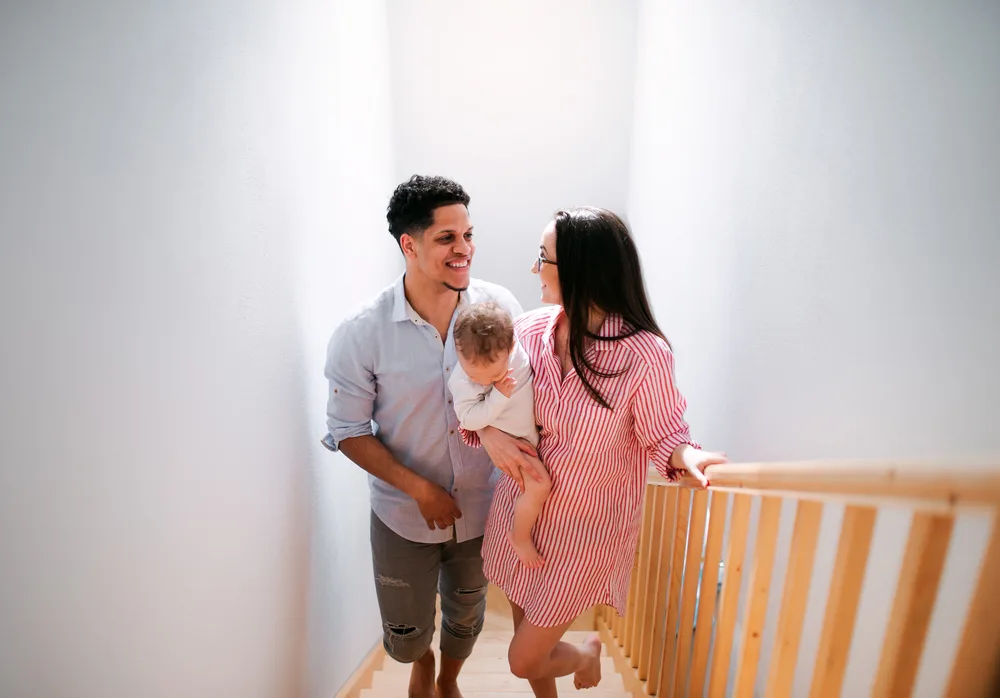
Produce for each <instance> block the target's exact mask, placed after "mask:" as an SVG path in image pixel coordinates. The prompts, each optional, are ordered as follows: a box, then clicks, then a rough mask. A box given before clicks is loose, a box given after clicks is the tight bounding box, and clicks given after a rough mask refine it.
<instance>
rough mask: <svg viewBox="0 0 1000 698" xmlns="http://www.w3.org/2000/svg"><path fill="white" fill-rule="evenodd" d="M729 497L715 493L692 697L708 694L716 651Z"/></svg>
mask: <svg viewBox="0 0 1000 698" xmlns="http://www.w3.org/2000/svg"><path fill="white" fill-rule="evenodd" d="M728 504H729V495H728V494H726V493H725V492H712V506H711V507H710V509H709V515H708V540H707V541H706V543H705V563H704V564H705V568H704V571H703V572H702V573H701V592H700V594H699V596H698V621H697V624H696V626H695V632H694V656H693V657H692V658H691V681H690V684H689V685H688V695H689V696H693V697H694V698H701V697H702V696H703V695H704V694H705V675H706V673H707V671H708V655H709V652H710V651H711V649H712V624H713V622H714V619H715V597H716V594H717V593H718V585H719V561H720V560H721V559H722V537H723V534H724V533H725V530H726V507H727V505H728Z"/></svg>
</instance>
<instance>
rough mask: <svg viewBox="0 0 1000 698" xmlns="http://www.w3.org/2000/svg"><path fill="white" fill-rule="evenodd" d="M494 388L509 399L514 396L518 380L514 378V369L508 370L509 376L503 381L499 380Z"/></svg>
mask: <svg viewBox="0 0 1000 698" xmlns="http://www.w3.org/2000/svg"><path fill="white" fill-rule="evenodd" d="M493 387H494V388H496V389H497V390H499V391H500V392H501V393H503V395H504V397H506V398H508V399H509V398H510V396H511V395H513V394H514V388H516V387H517V378H514V369H512V368H509V369H507V375H506V376H504V378H503V380H498V381H497V382H496V383H494V384H493Z"/></svg>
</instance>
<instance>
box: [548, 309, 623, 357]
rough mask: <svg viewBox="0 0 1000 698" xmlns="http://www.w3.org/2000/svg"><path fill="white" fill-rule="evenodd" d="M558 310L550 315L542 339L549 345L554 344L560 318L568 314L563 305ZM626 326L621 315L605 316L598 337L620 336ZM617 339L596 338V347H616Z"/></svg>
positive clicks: (603, 349)
mask: <svg viewBox="0 0 1000 698" xmlns="http://www.w3.org/2000/svg"><path fill="white" fill-rule="evenodd" d="M557 307H558V310H556V312H554V313H552V315H551V316H550V317H549V321H548V323H547V324H546V325H545V331H544V332H543V333H542V341H543V342H544V343H545V344H546V345H548V346H553V345H554V341H555V340H554V335H555V331H556V323H557V322H559V318H560V317H562V316H563V315H565V314H566V311H565V310H564V309H563V307H562V306H557ZM624 326H625V322H624V320H622V316H621V315H617V314H611V315H608V316H606V317H605V318H604V322H602V323H601V329H599V330H598V331H597V336H598V337H620V336H621V334H622V328H623V327H624ZM614 347H615V341H614V340H611V339H605V340H600V339H598V340H596V341H595V342H594V349H596V350H597V351H608V350H610V349H614Z"/></svg>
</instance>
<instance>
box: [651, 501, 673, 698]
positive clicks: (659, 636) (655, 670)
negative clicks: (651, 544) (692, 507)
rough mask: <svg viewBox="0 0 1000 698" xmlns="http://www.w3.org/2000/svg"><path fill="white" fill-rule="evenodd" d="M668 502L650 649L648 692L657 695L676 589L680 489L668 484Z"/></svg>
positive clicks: (657, 572) (658, 569) (664, 518)
mask: <svg viewBox="0 0 1000 698" xmlns="http://www.w3.org/2000/svg"><path fill="white" fill-rule="evenodd" d="M664 489H666V491H667V492H666V500H667V501H666V505H665V507H664V514H663V535H662V536H661V538H660V561H659V565H657V570H656V598H655V601H656V608H655V610H654V611H653V620H654V621H655V624H654V627H653V638H652V645H653V646H652V649H651V650H650V661H649V672H648V673H647V674H646V676H647V681H646V693H648V694H650V695H656V694H657V692H658V691H659V687H660V667H661V666H662V665H663V644H664V640H665V638H666V611H667V599H668V598H669V597H670V590H671V589H672V588H673V584H674V582H673V577H674V568H673V550H674V544H675V542H676V540H677V525H678V518H679V515H678V511H677V504H678V501H679V500H680V488H678V487H665V488H664Z"/></svg>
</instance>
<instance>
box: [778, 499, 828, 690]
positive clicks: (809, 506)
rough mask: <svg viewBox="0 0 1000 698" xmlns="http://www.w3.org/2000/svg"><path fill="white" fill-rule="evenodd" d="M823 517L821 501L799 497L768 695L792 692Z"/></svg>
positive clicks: (782, 594) (782, 593)
mask: <svg viewBox="0 0 1000 698" xmlns="http://www.w3.org/2000/svg"><path fill="white" fill-rule="evenodd" d="M822 519H823V504H822V503H820V502H812V501H806V500H800V501H799V503H798V507H797V509H796V512H795V531H794V532H793V533H792V547H791V549H790V551H789V560H788V569H787V570H786V571H785V586H784V587H783V588H782V592H781V611H780V614H779V616H778V632H777V635H776V636H775V638H774V650H773V653H772V655H771V670H770V673H769V676H768V680H767V690H766V691H765V692H764V695H766V696H768V698H788V697H789V696H791V695H792V680H793V679H794V678H795V663H796V660H797V659H798V656H799V642H800V641H801V639H802V622H803V621H804V620H805V616H806V604H807V602H808V600H809V585H810V584H811V581H812V571H813V563H814V561H815V559H816V541H817V539H818V537H819V526H820V522H821V521H822Z"/></svg>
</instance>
